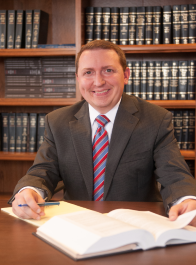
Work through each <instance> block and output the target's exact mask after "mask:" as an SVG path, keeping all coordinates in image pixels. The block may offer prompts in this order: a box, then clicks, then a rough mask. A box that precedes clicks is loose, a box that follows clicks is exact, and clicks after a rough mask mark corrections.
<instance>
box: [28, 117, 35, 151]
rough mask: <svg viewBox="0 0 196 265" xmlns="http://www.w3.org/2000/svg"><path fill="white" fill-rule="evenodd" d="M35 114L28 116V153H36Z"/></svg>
mask: <svg viewBox="0 0 196 265" xmlns="http://www.w3.org/2000/svg"><path fill="white" fill-rule="evenodd" d="M36 141H37V113H30V114H29V152H36Z"/></svg>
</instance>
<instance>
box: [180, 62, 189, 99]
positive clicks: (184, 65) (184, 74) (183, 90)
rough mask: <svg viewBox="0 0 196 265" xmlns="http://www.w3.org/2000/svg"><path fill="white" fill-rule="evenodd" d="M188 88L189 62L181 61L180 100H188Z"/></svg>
mask: <svg viewBox="0 0 196 265" xmlns="http://www.w3.org/2000/svg"><path fill="white" fill-rule="evenodd" d="M187 88H188V62H187V61H179V81H178V99H180V100H186V99H187Z"/></svg>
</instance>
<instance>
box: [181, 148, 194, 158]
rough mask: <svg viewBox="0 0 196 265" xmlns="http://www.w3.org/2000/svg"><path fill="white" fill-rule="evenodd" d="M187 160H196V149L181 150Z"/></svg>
mask: <svg viewBox="0 0 196 265" xmlns="http://www.w3.org/2000/svg"><path fill="white" fill-rule="evenodd" d="M180 152H181V154H182V156H183V157H184V159H185V160H195V150H180Z"/></svg>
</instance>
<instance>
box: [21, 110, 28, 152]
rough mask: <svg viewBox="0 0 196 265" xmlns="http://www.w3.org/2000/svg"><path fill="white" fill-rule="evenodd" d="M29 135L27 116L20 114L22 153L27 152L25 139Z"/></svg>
mask: <svg viewBox="0 0 196 265" xmlns="http://www.w3.org/2000/svg"><path fill="white" fill-rule="evenodd" d="M28 134H29V115H28V113H22V152H27V144H28V142H27V138H28Z"/></svg>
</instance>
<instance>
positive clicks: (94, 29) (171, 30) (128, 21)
mask: <svg viewBox="0 0 196 265" xmlns="http://www.w3.org/2000/svg"><path fill="white" fill-rule="evenodd" d="M85 18H86V21H85V22H86V24H85V25H86V26H85V33H86V37H85V38H86V43H88V42H90V41H92V40H100V39H103V40H107V41H111V42H113V43H115V44H120V45H144V44H162V43H163V44H170V43H174V44H179V43H184V44H186V43H196V4H184V5H174V6H173V7H172V6H170V5H167V6H163V8H162V7H161V6H146V7H144V6H142V7H120V8H119V7H111V8H110V7H103V8H102V7H87V8H86V12H85Z"/></svg>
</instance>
